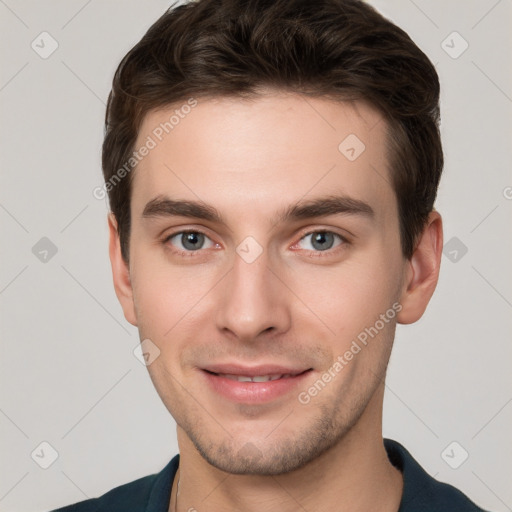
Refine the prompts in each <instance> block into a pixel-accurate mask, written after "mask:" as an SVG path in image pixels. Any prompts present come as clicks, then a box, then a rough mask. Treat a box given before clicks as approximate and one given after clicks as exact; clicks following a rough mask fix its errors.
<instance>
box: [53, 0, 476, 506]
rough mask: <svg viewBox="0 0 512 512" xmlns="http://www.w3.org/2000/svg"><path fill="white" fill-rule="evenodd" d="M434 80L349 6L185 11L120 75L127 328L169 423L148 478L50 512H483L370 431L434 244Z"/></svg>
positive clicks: (110, 170)
mask: <svg viewBox="0 0 512 512" xmlns="http://www.w3.org/2000/svg"><path fill="white" fill-rule="evenodd" d="M438 125H439V83H438V77H437V74H436V72H435V69H434V67H433V66H432V64H431V63H430V61H429V60H428V58H427V57H426V56H425V55H424V54H423V53H422V52H421V51H420V50H419V49H418V48H417V46H416V45H415V44H414V43H413V42H412V41H411V40H410V38H409V37H408V36H407V34H405V33H404V32H403V31H402V30H401V29H399V28H398V27H396V26H395V25H393V24H392V23H390V22H389V21H388V20H386V19H384V18H383V17H382V16H381V15H379V14H378V13H377V12H375V11H374V10H373V9H372V8H371V7H369V6H368V5H366V4H364V3H362V2H359V1H356V0H322V1H317V2H311V1H308V2H305V1H299V0H278V1H275V2H268V1H265V0H249V1H242V0H238V1H235V0H233V1H224V2H222V1H221V0H199V1H197V2H193V3H189V4H186V5H181V6H178V7H176V8H174V9H171V10H169V11H168V12H166V13H165V14H164V15H163V16H162V17H161V18H160V19H159V20H158V21H157V22H156V23H155V24H154V25H153V26H152V27H151V28H150V29H149V30H148V32H147V33H146V35H145V36H144V37H143V38H142V40H141V41H140V42H139V43H138V44H137V45H136V46H135V47H134V48H133V49H132V50H131V51H130V52H129V53H128V54H127V55H126V56H125V58H124V59H123V60H122V62H121V64H120V66H119V68H118V70H117V72H116V74H115V77H114V82H113V88H112V92H111V95H110V97H109V103H108V107H107V116H106V132H105V140H104V145H103V170H104V176H105V191H106V192H108V194H109V200H110V206H111V210H112V213H111V214H110V215H109V218H108V223H109V228H110V258H111V263H112V270H113V277H114V286H115V290H116V294H117V297H118V299H119V301H120V303H121V305H122V308H123V311H124V314H125V317H126V319H127V320H128V321H129V322H130V323H132V324H133V325H136V326H137V327H138V329H139V332H140V339H141V343H142V351H143V353H144V354H145V357H146V361H147V365H148V370H149V374H150V376H151V379H152V381H153V383H154V385H155V387H156V389H157V391H158V393H159V395H160V397H161V398H162V400H163V402H164V404H165V405H166V407H167V408H168V410H169V412H170V413H171V414H172V416H173V417H174V418H175V420H176V423H177V436H178V444H179V451H180V453H179V455H177V456H176V457H174V458H173V459H172V460H171V461H170V462H169V464H168V465H167V466H166V467H165V468H164V469H163V470H162V471H161V472H160V473H158V474H155V475H150V476H148V477H145V478H142V479H139V480H137V481H135V482H131V483H129V484H126V485H123V486H121V487H118V488H116V489H114V490H112V491H110V492H109V493H107V494H105V495H104V496H102V497H100V498H98V499H93V500H87V501H85V502H82V503H80V504H76V505H73V506H70V507H65V508H63V509H60V510H61V511H89V510H90V511H93V510H94V511H131V510H133V511H143V510H145V511H147V512H150V511H152V512H157V511H159V512H164V511H167V510H169V511H171V512H175V511H179V512H182V511H189V512H191V511H198V512H202V511H238V510H242V511H248V512H252V511H262V510H263V511H265V512H272V511H275V510H279V511H280V512H283V511H290V512H291V511H296V510H307V511H310V512H313V511H320V510H322V511H351V512H354V511H369V510H372V511H373V510H378V511H382V512H397V511H398V512H411V511H415V512H421V511H425V512H426V511H429V512H434V511H448V510H449V511H452V512H453V511H479V510H482V509H480V508H479V507H477V506H476V505H475V504H474V503H473V502H472V501H471V500H470V499H469V498H468V497H466V496H464V495H463V494H462V493H461V492H460V491H458V490H456V489H455V488H453V487H451V486H449V485H447V484H443V483H440V482H437V481H436V480H434V479H433V478H431V477H430V476H429V475H427V474H426V473H425V472H424V471H423V469H422V468H421V467H420V466H419V465H418V463H417V462H416V461H415V460H414V459H413V457H412V456H411V455H410V454H409V452H408V451H407V450H406V449H405V448H404V447H403V446H402V445H400V444H399V443H398V442H396V441H393V440H389V439H385V440H383V438H382V405H383V396H384V386H385V374H386V368H387V364H388V361H389V357H390V353H391V349H392V344H393V339H394V334H395V327H396V324H397V323H402V324H409V323H413V322H415V321H417V320H418V319H419V318H420V317H421V316H422V315H423V313H424V311H425V309H426V307H427V304H428V302H429V300H430V298H431V296H432V294H433V292H434V289H435V287H436V283H437V280H438V274H439V266H440V259H441V250H442V245H443V235H442V221H441V216H440V215H439V213H438V212H437V211H435V209H434V207H433V205H434V200H435V197H436V192H437V187H438V183H439V179H440V175H441V171H442V166H443V155H442V149H441V142H440V137H439V126H438Z"/></svg>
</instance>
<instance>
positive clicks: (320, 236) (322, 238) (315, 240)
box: [312, 233, 334, 251]
mask: <svg viewBox="0 0 512 512" xmlns="http://www.w3.org/2000/svg"><path fill="white" fill-rule="evenodd" d="M326 240H327V242H326ZM333 243H334V236H333V234H332V233H315V234H313V236H312V245H313V247H314V248H315V249H318V250H320V251H325V250H327V249H330V248H331V247H332V245H333ZM317 244H319V245H317Z"/></svg>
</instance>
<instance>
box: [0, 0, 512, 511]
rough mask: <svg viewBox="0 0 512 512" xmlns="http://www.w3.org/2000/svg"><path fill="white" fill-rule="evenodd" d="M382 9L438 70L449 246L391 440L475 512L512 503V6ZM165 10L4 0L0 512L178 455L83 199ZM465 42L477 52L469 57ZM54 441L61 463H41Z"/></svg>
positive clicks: (408, 337)
mask: <svg viewBox="0 0 512 512" xmlns="http://www.w3.org/2000/svg"><path fill="white" fill-rule="evenodd" d="M373 3H374V5H375V6H377V8H379V10H381V11H382V12H383V13H384V14H385V15H387V16H388V17H390V18H391V19H392V20H393V21H395V22H396V23H397V24H398V25H400V26H401V27H403V28H404V29H405V30H406V31H407V32H409V34H410V35H411V37H412V38H413V39H414V40H415V41H416V42H417V44H418V45H419V46H420V47H421V48H422V49H423V50H424V51H425V52H426V53H427V54H428V55H429V57H430V58H431V59H432V61H433V62H434V63H435V64H436V67H437V69H438V72H439V74H440V77H441V81H442V86H443V94H442V109H443V110H442V117H443V120H442V131H443V137H444V148H445V154H446V167H445V174H444V178H443V180H442V184H441V188H440V191H439V198H438V201H437V204H436V206H437V209H438V210H439V211H440V212H441V213H442V214H443V217H444V228H445V242H449V241H450V240H451V239H452V238H454V237H455V239H454V240H451V242H450V245H448V246H447V247H445V256H443V262H442V269H441V276H440V281H439V285H438V289H437V291H436V294H435V295H434V298H433V299H432V302H431V304H430V307H429V309H428V311H427V313H426V314H425V316H424V317H423V318H422V319H421V320H420V321H419V322H418V323H417V324H415V325H412V326H399V328H398V332H397V340H396V344H395V348H394V352H393V355H392V358H391V363H390V367H389V371H388V381H387V384H388V385H387V388H386V396H385V404H384V435H385V436H386V437H391V438H393V439H396V440H398V441H400V442H401V443H402V444H404V445H405V447H406V448H407V449H408V450H409V451H410V452H411V453H412V454H413V456H415V458H416V459H417V460H418V461H419V462H420V464H422V465H423V467H424V468H425V469H426V470H427V471H428V472H429V473H430V474H431V475H433V476H435V477H436V478H437V479H439V480H442V481H446V482H450V483H452V484H454V485H455V486H457V487H458V488H460V489H461V490H462V491H464V492H465V493H467V494H469V495H470V496H471V497H472V499H474V500H475V501H476V502H477V503H478V504H479V505H481V506H483V507H485V508H488V509H492V510H495V511H507V510H512V477H511V475H512V462H511V461H512V442H511V436H510V431H511V427H512V404H511V401H512V376H511V371H510V362H511V356H512V344H511V336H510V333H511V327H512V326H511V319H512V315H511V312H512V286H511V277H512V271H511V265H510V262H511V261H512V237H511V236H510V234H511V230H510V228H511V210H512V200H511V197H512V188H511V187H512V175H511V173H510V163H511V160H512V159H511V140H512V139H511V132H512V130H511V124H512V123H511V112H512V99H511V96H512V73H511V67H510V62H512V61H511V48H512V44H511V43H512V41H511V31H510V20H511V14H512V4H511V1H510V0H501V1H496V0H479V1H467V0H457V1H455V0H452V1H448V2H445V1H426V0H415V1H414V2H413V1H406V0H401V1H398V0H394V1H385V0H378V1H374V2H373ZM168 5H169V3H168V2H167V1H163V0H152V1H151V2H141V1H139V2H136V1H133V0H131V1H120V0H119V1H114V0H110V1H102V2H100V1H99V0H89V1H84V0H73V1H69V0H60V1H57V0H52V1H46V2H35V1H31V2H29V1H21V0H19V1H17V0H0V30H1V33H2V44H1V45H0V52H1V57H0V58H1V71H0V73H1V74H0V108H1V120H2V122H1V124H0V130H1V141H2V147H1V151H0V158H1V160H0V165H1V187H0V223H1V228H2V243H1V244H0V251H1V252H0V258H1V267H0V307H1V359H0V365H1V368H0V372H1V373H0V375H1V395H0V429H1V438H0V443H1V445H0V449H1V454H2V455H1V457H0V464H1V468H0V471H1V473H0V475H1V478H0V510H2V511H4V510H5V511H7V510H8V511H42V510H46V509H50V508H53V507H56V506H58V505H64V504H68V503H71V502H74V501H78V500H82V499H85V498H87V497H93V496H97V495H100V494H102V493H104V492H106V491H107V490H109V489H111V488H112V487H114V486H117V485H120V484H122V483H125V482H128V481H130V480H133V479H135V478H138V477H140V476H144V475H146V474H149V473H154V472H157V471H159V470H160V469H161V468H162V467H163V466H164V465H165V464H166V462H167V461H168V460H169V459H170V457H172V456H173V455H174V454H175V453H176V452H177V444H176V439H175V425H174V422H173V420H172V418H171V417H170V415H169V414H168V413H167V411H166V409H165V408H164V406H163V405H162V403H161V402H160V399H159V397H158V395H157V394H156V392H155V391H154V389H153V386H152V384H151V382H150V379H149V377H148V375H147V372H146V369H145V367H144V366H143V365H142V364H141V363H140V362H139V361H138V360H137V359H136V358H135V357H134V355H133V349H134V347H135V346H136V345H137V343H138V333H137V331H136V329H135V328H133V327H132V326H130V325H129V324H128V323H127V322H126V321H125V320H124V317H123V315H122V312H121V308H120V306H119V304H118V302H117V299H116V297H115V294H114V290H113V287H112V278H111V274H110V268H109V262H108V255H107V226H106V213H107V205H106V203H105V201H101V200H97V199H95V198H94V197H93V195H92V190H93V189H94V188H95V187H97V186H98V185H101V171H100V146H101V141H102V133H103V118H104V109H105V105H104V103H105V101H106V98H107V95H108V92H109V90H110V83H111V79H112V75H113V73H114V70H115V68H116V66H117V64H118V62H119V61H120V59H121V58H122V57H123V56H124V54H125V53H126V52H127V51H128V50H129V49H130V48H131V47H132V46H133V45H134V44H135V43H136V42H137V41H138V40H139V39H140V37H141V36H142V35H143V34H144V32H145V31H146V30H147V28H148V27H149V26H150V25H151V24H152V23H153V22H154V21H155V20H156V19H157V18H158V17H159V16H160V15H161V14H162V13H163V12H164V10H165V9H166V8H167V6H168ZM43 31H47V32H49V33H50V34H51V36H52V37H53V38H54V39H55V40H56V41H57V42H58V45H59V46H58V49H57V50H56V51H55V52H54V53H53V54H52V55H50V56H49V57H48V58H46V59H43V58H41V57H40V56H39V55H38V53H36V52H35V51H34V50H33V49H32V47H31V43H32V41H34V40H35V41H36V43H37V42H38V41H39V45H40V46H42V45H43V43H41V42H40V40H41V38H40V37H39V38H38V36H39V34H40V33H41V32H43ZM454 31H457V32H458V33H459V34H460V35H461V36H462V38H463V39H464V40H465V41H467V43H468V44H469V47H468V48H467V50H466V51H465V52H464V53H462V55H460V56H459V57H458V58H453V55H454V54H455V53H458V52H459V51H460V50H461V49H462V48H463V46H462V45H463V44H464V43H463V41H462V40H461V39H460V38H459V37H458V36H451V38H450V37H448V39H447V36H449V35H450V34H452V32H454ZM45 41H46V42H45V43H44V48H46V50H48V49H49V48H50V41H49V40H48V39H47V40H45ZM443 41H445V43H443ZM447 51H448V52H451V53H452V56H450V55H449V54H448V53H447ZM507 187H508V188H507ZM43 237H47V238H48V239H49V240H50V241H51V243H52V244H53V245H54V246H55V248H56V249H57V252H56V253H55V254H53V253H52V249H53V251H55V248H52V246H51V244H49V242H48V241H47V240H43V241H40V240H41V238H43ZM34 246H35V249H34ZM464 247H466V248H467V253H465V254H464ZM45 250H46V251H48V252H47V253H45V252H44V251H45ZM454 251H455V252H454ZM45 257H46V260H44V258H45ZM41 258H42V259H43V261H41ZM43 441H46V442H47V443H49V444H50V445H51V446H52V447H53V449H54V450H55V451H56V452H57V453H58V458H57V459H56V460H55V462H54V463H53V464H52V465H51V466H50V467H48V469H42V468H41V467H40V465H39V464H44V463H45V462H46V463H48V462H49V461H50V459H49V458H51V453H52V451H51V449H50V448H48V447H47V446H45V445H43V446H42V447H41V446H40V443H41V442H43ZM454 441H456V442H457V443H458V445H455V448H454V447H453V445H452V446H451V447H450V448H448V450H447V451H445V449H446V448H447V447H448V446H449V445H450V443H452V442H454ZM452 449H453V451H452ZM34 450H35V452H34ZM462 450H465V451H467V453H468V454H469V457H468V458H467V460H466V461H465V462H464V463H463V464H461V465H460V466H459V467H458V468H457V469H453V468H452V467H450V466H449V465H448V464H447V462H446V461H447V460H449V461H450V462H451V463H452V465H457V464H458V463H460V461H461V460H462V454H463V451H462ZM33 452H34V453H35V455H34V456H33V457H31V453H33ZM442 453H444V454H445V455H444V456H442ZM447 454H448V457H447Z"/></svg>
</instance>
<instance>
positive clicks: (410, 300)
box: [397, 210, 443, 324]
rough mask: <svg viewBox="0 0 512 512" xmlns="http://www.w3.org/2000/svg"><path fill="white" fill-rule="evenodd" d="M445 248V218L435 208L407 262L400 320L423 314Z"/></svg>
mask: <svg viewBox="0 0 512 512" xmlns="http://www.w3.org/2000/svg"><path fill="white" fill-rule="evenodd" d="M442 251H443V222H442V219H441V215H440V214H439V213H438V212H437V211H435V210H434V211H432V212H430V215H429V217H428V220H427V223H426V226H425V228H424V229H423V232H422V233H421V236H420V238H419V240H418V243H417V246H416V249H415V250H414V253H413V255H412V257H411V259H410V260H408V262H407V267H406V269H405V274H404V276H405V279H404V283H403V288H402V295H401V298H400V304H401V305H402V310H401V311H400V313H398V315H397V321H398V323H400V324H412V323H413V322H416V321H417V320H419V319H420V318H421V317H422V315H423V313H424V312H425V309H426V308H427V304H428V303H429V301H430V298H431V297H432V294H433V293H434V290H435V288H436V285H437V280H438V278H439V268H440V265H441V256H442Z"/></svg>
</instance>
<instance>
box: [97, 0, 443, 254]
mask: <svg viewBox="0 0 512 512" xmlns="http://www.w3.org/2000/svg"><path fill="white" fill-rule="evenodd" d="M265 87H267V88H268V87H270V88H277V89H280V90H286V91H290V92H297V93H301V94H304V95H310V96H317V97H326V98H331V99H339V100H343V99H362V100H366V101H368V102H369V103H370V104H372V105H373V106H374V107H376V108H377V109H378V110H379V111H380V112H381V113H382V114H383V116H384V117H385V119H386V121H387V126H388V128H389V136H388V140H389V155H388V166H389V169H390V170H391V180H392V186H393V189H394V191H395V194H396V197H397V202H398V212H399V224H400V236H401V245H402V252H403V255H404V257H406V258H409V259H410V257H411V256H412V254H413V252H414V248H415V243H416V240H417V237H418V235H419V234H420V233H421V231H422V230H423V228H424V225H425V222H426V220H427V217H428V215H429V213H430V212H431V211H432V209H433V205H434V200H435V197H436V194H437V188H438V184H439V180H440V177H441V172H442V168H443V152H442V147H441V139H440V134H439V121H440V114H439V79H438V76H437V73H436V70H435V68H434V66H433V65H432V63H431V62H430V60H429V59H428V58H427V57H426V55H425V54H424V53H423V52H422V51H421V50H420V49H419V48H418V47H417V46H416V45H415V44H414V42H413V41H412V40H411V39H410V37H409V36H408V35H407V34H406V33H405V32H404V31H403V30H402V29H400V28H399V27H397V26H396V25H394V24H393V23H392V22H390V21H389V20H387V19H386V18H384V17H383V16H382V15H381V14H379V13H378V12H377V11H376V10H375V9H374V8H373V7H371V6H369V5H368V4H366V3H364V2H362V1H360V0H315V1H312V0H307V1H305V0H196V1H192V2H189V3H186V4H184V5H179V6H177V7H174V6H173V7H171V8H169V9H168V10H167V11H166V12H165V13H164V14H163V15H162V16H161V17H160V18H159V19H158V20H157V21H156V22H155V23H154V24H153V25H152V26H151V27H150V28H149V30H148V31H147V33H146V34H145V35H144V36H143V38H142V39H141V40H140V41H139V42H138V43H137V44H136V45H135V46H134V47H133V48H132V49H131V50H130V51H129V52H128V54H127V55H126V56H125V57H124V58H123V59H122V61H121V63H120V64H119V67H118V68H117V70H116V73H115V75H114V79H113V85H112V91H111V92H110V95H109V98H108V105H107V111H106V119H105V138H104V142H103V153H102V166H103V174H104V177H105V183H106V184H107V183H110V184H111V186H110V187H108V188H107V191H108V194H109V203H110V208H111V210H112V212H113V214H114V215H115V217H116V219H117V222H118V230H119V236H120V241H121V250H122V254H123V257H124V259H125V261H127V262H128V256H129V235H130V216H131V213H130V197H131V183H132V173H126V172H125V173H123V176H124V175H126V177H124V178H123V179H120V180H117V182H116V183H115V186H113V182H112V179H113V178H114V177H115V175H116V173H117V172H118V171H119V170H120V169H121V168H122V167H123V166H125V169H126V162H128V161H130V157H131V156H132V153H133V151H134V146H135V142H136V139H137V135H138V130H139V128H140V125H141V123H142V120H143V118H144V116H145V115H146V114H147V113H148V112H149V111H151V110H153V109H156V108H160V107H164V106H166V105H170V104H174V103H176V102H179V101H186V100H187V99H188V98H190V97H194V98H199V97H203V98H208V97H211V98H213V97H221V96H231V97H245V96H250V95H257V93H258V90H259V89H261V88H265ZM132 160H133V159H132ZM118 176H119V174H118ZM109 180H110V181H109Z"/></svg>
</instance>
